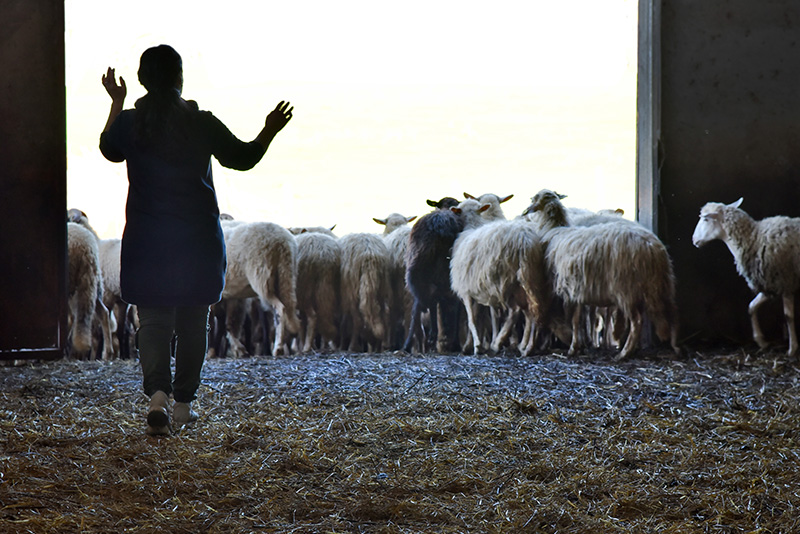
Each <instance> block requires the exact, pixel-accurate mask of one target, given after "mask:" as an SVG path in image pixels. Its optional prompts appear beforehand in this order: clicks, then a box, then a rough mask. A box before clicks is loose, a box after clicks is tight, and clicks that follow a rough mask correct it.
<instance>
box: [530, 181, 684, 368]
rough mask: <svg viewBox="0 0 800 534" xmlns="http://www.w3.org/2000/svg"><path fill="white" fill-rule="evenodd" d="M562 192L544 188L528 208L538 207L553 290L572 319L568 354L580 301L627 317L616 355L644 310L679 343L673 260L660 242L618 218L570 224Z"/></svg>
mask: <svg viewBox="0 0 800 534" xmlns="http://www.w3.org/2000/svg"><path fill="white" fill-rule="evenodd" d="M561 198H563V197H562V196H560V195H558V194H557V193H554V192H553V191H548V190H543V191H540V192H539V193H537V195H536V196H534V197H533V199H532V203H531V205H530V206H529V207H528V209H527V210H526V213H528V212H531V211H542V212H543V213H544V215H545V220H544V223H545V228H549V230H547V231H546V232H545V233H544V234H543V236H542V237H543V240H544V243H545V248H546V252H545V263H546V266H547V270H548V274H549V275H550V276H552V284H553V291H554V293H555V294H556V295H558V296H559V297H560V298H561V299H562V300H563V303H564V307H565V311H566V312H567V318H568V319H571V322H572V330H573V331H572V342H571V344H570V350H569V353H570V354H575V353H576V352H577V350H578V348H579V346H580V340H579V336H580V334H579V333H580V331H581V329H580V324H579V321H580V317H581V311H582V307H583V306H599V307H603V306H614V307H617V308H618V309H619V310H620V312H621V313H622V314H623V315H624V316H625V317H626V319H627V320H628V321H629V322H630V334H629V335H628V339H627V340H626V342H625V345H624V346H623V347H622V350H621V351H620V353H619V355H618V356H617V359H620V360H621V359H624V358H626V357H628V356H629V355H630V354H632V353H633V352H634V351H635V350H636V348H637V345H638V343H639V338H640V336H641V330H642V325H643V314H644V313H647V314H648V316H649V317H650V319H651V320H652V321H653V323H654V325H655V327H656V333H657V334H658V336H659V337H660V338H661V339H667V338H668V339H669V340H670V343H671V345H672V348H673V350H674V351H675V352H676V353H678V352H679V349H678V346H677V307H676V305H675V277H674V274H673V271H672V263H671V261H670V258H669V255H668V253H667V250H666V248H665V247H664V245H663V243H661V241H660V240H659V239H658V238H657V237H656V236H655V235H654V234H653V233H652V232H650V231H649V230H647V229H645V228H644V227H642V226H641V225H633V224H627V223H620V222H610V223H603V224H597V225H594V226H586V227H580V226H568V223H567V215H566V210H565V208H564V206H563V204H561V200H560V199H561Z"/></svg>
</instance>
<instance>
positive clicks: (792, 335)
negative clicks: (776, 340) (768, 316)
mask: <svg viewBox="0 0 800 534" xmlns="http://www.w3.org/2000/svg"><path fill="white" fill-rule="evenodd" d="M783 316H784V317H785V318H786V329H787V330H788V331H789V352H788V353H787V354H786V355H787V356H794V355H795V353H796V352H797V331H796V329H795V326H794V294H791V295H784V296H783Z"/></svg>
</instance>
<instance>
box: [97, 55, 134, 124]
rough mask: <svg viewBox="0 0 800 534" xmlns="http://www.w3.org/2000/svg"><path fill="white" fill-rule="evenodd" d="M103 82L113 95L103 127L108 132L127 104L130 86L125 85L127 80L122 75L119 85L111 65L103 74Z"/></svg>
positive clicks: (109, 94)
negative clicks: (126, 99) (126, 98)
mask: <svg viewBox="0 0 800 534" xmlns="http://www.w3.org/2000/svg"><path fill="white" fill-rule="evenodd" d="M102 82H103V87H105V88H106V92H107V93H108V96H110V97H111V110H110V111H109V112H108V120H107V121H106V125H105V127H104V128H103V131H104V132H107V131H108V129H109V128H111V125H112V124H114V120H115V119H116V118H117V115H119V114H120V112H121V111H122V108H123V106H124V105H125V97H126V96H127V95H128V88H127V87H126V86H125V80H124V79H123V78H122V76H120V77H119V85H117V80H116V78H115V76H114V69H112V68H111V67H108V70H107V71H106V73H105V75H103V79H102Z"/></svg>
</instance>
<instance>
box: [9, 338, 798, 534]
mask: <svg viewBox="0 0 800 534" xmlns="http://www.w3.org/2000/svg"><path fill="white" fill-rule="evenodd" d="M799 371H800V370H799V369H798V367H797V363H796V362H795V361H793V360H792V361H787V359H786V357H785V356H783V355H782V354H778V353H769V354H760V355H748V354H746V353H745V352H744V351H741V350H738V351H733V352H730V353H724V354H719V353H717V354H711V353H702V354H700V353H697V352H692V353H690V354H689V355H688V356H686V357H684V358H682V359H679V360H674V359H669V358H665V357H662V356H659V355H657V354H650V355H647V354H645V355H642V356H640V357H639V358H637V359H633V360H631V361H628V362H623V363H615V362H613V361H612V359H611V357H610V356H606V355H603V354H594V355H591V356H588V355H587V356H581V357H577V358H566V357H564V356H561V355H558V354H553V355H546V356H536V357H532V358H520V357H506V356H478V357H473V356H444V355H422V356H408V355H402V354H377V355H376V354H356V355H353V354H347V355H343V354H318V355H311V356H309V355H304V356H297V357H281V358H278V359H274V358H247V359H238V360H210V361H208V362H207V364H206V368H205V370H204V382H203V385H202V386H201V390H200V399H199V400H198V402H197V403H196V404H197V409H198V411H199V412H200V415H201V419H200V421H198V422H197V423H194V424H192V425H189V426H187V427H184V428H181V429H176V430H175V432H174V433H173V435H172V436H170V437H166V438H163V437H162V438H156V437H149V436H146V435H145V434H144V412H145V409H146V399H145V397H144V396H143V394H142V393H141V386H140V370H139V368H138V363H137V362H136V361H115V362H99V361H94V362H76V361H66V360H64V361H55V362H47V363H26V364H23V365H19V366H5V367H0V383H1V384H2V387H1V388H0V410H1V411H2V415H0V425H1V426H0V438H1V439H2V452H0V530H1V531H2V532H34V533H56V532H57V533H70V532H87V533H97V532H104V533H105V532H108V533H112V532H113V533H121V532H137V533H149V532H171V533H197V532H281V533H284V532H287V533H289V532H308V533H310V532H319V533H324V532H331V533H334V532H375V533H378V532H380V533H401V532H403V533H411V532H414V533H416V532H420V533H421V532H444V533H450V532H488V533H492V532H515V533H516V532H545V533H547V532H558V533H566V532H582V533H589V532H592V533H598V532H603V533H610V532H611V533H613V532H658V533H669V532H681V533H687V532H725V533H727V532H731V533H732V532H754V533H755V532H776V533H777V532H786V533H788V532H800V495H798V493H800V474H798V473H800V470H799V469H798V465H799V464H800V461H799V458H798V457H799V456H800V403H799V401H800V387H799V385H798V377H799V376H800V373H799Z"/></svg>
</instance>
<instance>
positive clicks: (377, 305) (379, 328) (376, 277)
mask: <svg viewBox="0 0 800 534" xmlns="http://www.w3.org/2000/svg"><path fill="white" fill-rule="evenodd" d="M385 283H386V280H385V279H384V278H383V277H382V276H380V273H379V272H378V271H377V270H376V269H364V270H362V271H361V284H360V287H361V291H359V295H358V309H359V311H360V312H361V316H362V317H364V322H365V323H366V324H367V325H368V327H369V329H370V330H371V331H372V335H373V336H375V340H376V341H378V342H380V341H381V340H383V337H384V334H385V328H386V327H385V325H384V319H383V310H382V303H381V301H380V299H378V298H375V296H376V295H384V294H385V292H384V291H380V288H381V286H383V285H384V284H385ZM365 288H373V291H365Z"/></svg>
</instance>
